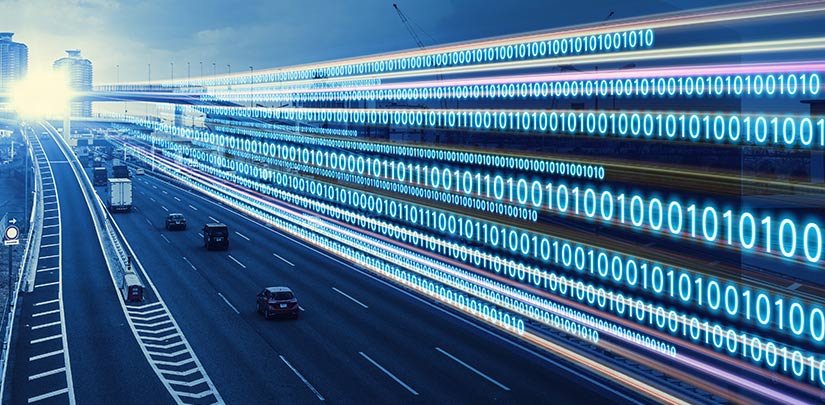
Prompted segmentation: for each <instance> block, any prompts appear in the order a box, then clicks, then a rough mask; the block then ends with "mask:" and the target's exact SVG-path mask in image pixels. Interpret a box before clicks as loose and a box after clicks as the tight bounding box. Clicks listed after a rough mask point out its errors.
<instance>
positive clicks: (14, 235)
mask: <svg viewBox="0 0 825 405" xmlns="http://www.w3.org/2000/svg"><path fill="white" fill-rule="evenodd" d="M9 222H11V221H9ZM19 237H20V229H18V228H17V226H15V225H9V226H7V227H6V230H5V231H4V232H3V244H4V245H6V246H11V245H17V244H19V243H20V240H18V238H19Z"/></svg>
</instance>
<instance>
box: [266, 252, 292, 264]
mask: <svg viewBox="0 0 825 405" xmlns="http://www.w3.org/2000/svg"><path fill="white" fill-rule="evenodd" d="M272 255H273V256H275V257H277V258H279V259H281V260H283V261H284V262H286V264H288V265H290V266H292V267H295V265H294V264H292V262H290V261H289V260H287V259H284V258H283V257H281V256H278V254H277V253H273V254H272Z"/></svg>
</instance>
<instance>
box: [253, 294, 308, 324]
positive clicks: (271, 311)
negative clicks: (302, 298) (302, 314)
mask: <svg viewBox="0 0 825 405" xmlns="http://www.w3.org/2000/svg"><path fill="white" fill-rule="evenodd" d="M256 303H257V307H256V308H257V310H258V313H259V314H262V315H263V316H264V318H265V319H269V318H271V317H272V316H275V315H290V316H291V317H292V318H293V319H298V311H299V308H298V298H296V297H295V294H294V293H293V292H292V290H290V289H289V288H287V287H267V288H264V289H263V291H261V292H259V293H258V297H257V300H256Z"/></svg>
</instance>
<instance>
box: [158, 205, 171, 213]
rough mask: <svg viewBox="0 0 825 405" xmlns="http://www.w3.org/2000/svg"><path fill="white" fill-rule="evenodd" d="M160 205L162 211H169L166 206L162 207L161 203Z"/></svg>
mask: <svg viewBox="0 0 825 405" xmlns="http://www.w3.org/2000/svg"><path fill="white" fill-rule="evenodd" d="M160 207H161V208H163V210H164V211H166V212H169V208H166V207H164V206H162V205H161V206H160Z"/></svg>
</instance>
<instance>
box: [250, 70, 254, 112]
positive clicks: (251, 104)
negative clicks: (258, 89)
mask: <svg viewBox="0 0 825 405" xmlns="http://www.w3.org/2000/svg"><path fill="white" fill-rule="evenodd" d="M253 73H254V69H252V66H250V67H249V108H252V107H254V104H253V103H254V102H255V101H254V100H253V99H252V98H253V97H254V96H253V93H252V74H253Z"/></svg>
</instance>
